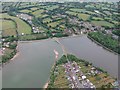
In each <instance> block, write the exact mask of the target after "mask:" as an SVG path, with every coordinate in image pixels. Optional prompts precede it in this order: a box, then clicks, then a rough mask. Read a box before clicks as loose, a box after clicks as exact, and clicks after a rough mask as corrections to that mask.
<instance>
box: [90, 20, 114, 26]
mask: <svg viewBox="0 0 120 90" xmlns="http://www.w3.org/2000/svg"><path fill="white" fill-rule="evenodd" d="M91 22H92V23H93V24H95V25H98V26H108V27H114V25H113V24H112V23H109V22H107V21H91Z"/></svg>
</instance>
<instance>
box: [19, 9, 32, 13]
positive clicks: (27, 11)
mask: <svg viewBox="0 0 120 90" xmlns="http://www.w3.org/2000/svg"><path fill="white" fill-rule="evenodd" d="M20 12H22V13H31V12H32V11H31V10H28V9H24V10H20Z"/></svg>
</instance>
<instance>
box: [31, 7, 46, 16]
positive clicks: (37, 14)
mask: <svg viewBox="0 0 120 90" xmlns="http://www.w3.org/2000/svg"><path fill="white" fill-rule="evenodd" d="M43 12H44V10H43V9H40V10H37V11H35V12H32V13H31V14H33V15H34V16H35V17H39V16H41V13H43Z"/></svg>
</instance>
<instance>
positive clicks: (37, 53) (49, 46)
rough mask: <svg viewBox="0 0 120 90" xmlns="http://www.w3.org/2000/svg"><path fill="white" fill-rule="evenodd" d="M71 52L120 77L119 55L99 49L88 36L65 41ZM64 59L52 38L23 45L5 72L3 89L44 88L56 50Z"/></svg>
mask: <svg viewBox="0 0 120 90" xmlns="http://www.w3.org/2000/svg"><path fill="white" fill-rule="evenodd" d="M60 42H61V43H62V44H63V45H64V47H65V48H66V50H67V52H69V53H72V54H74V55H76V56H77V57H80V58H82V59H85V60H87V61H90V62H92V63H93V65H95V66H98V67H102V68H104V69H105V70H106V71H107V72H108V73H109V74H110V75H111V76H115V77H117V75H118V55H115V54H114V53H111V52H109V51H107V50H105V49H103V48H102V47H101V46H98V45H97V44H95V43H94V42H92V41H91V40H90V39H88V38H87V36H86V35H84V36H80V37H68V38H61V39H60ZM54 49H56V50H57V51H58V52H59V58H60V57H61V56H62V49H61V46H60V45H59V44H58V43H56V42H55V41H54V40H52V39H47V40H40V41H30V42H19V44H18V50H19V53H18V54H19V55H18V56H17V57H16V58H15V59H14V60H13V61H11V62H10V63H8V64H7V65H5V66H4V67H3V70H2V75H3V77H2V78H3V81H2V82H3V83H2V84H3V88H42V87H43V86H44V85H45V83H46V82H47V80H48V78H49V74H50V70H51V67H52V65H53V63H54V60H55V54H54V52H53V50H54Z"/></svg>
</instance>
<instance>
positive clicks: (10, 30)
mask: <svg viewBox="0 0 120 90" xmlns="http://www.w3.org/2000/svg"><path fill="white" fill-rule="evenodd" d="M0 22H1V23H2V27H0V28H2V36H12V35H14V36H16V26H15V23H14V22H13V21H11V20H0Z"/></svg>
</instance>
